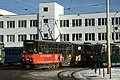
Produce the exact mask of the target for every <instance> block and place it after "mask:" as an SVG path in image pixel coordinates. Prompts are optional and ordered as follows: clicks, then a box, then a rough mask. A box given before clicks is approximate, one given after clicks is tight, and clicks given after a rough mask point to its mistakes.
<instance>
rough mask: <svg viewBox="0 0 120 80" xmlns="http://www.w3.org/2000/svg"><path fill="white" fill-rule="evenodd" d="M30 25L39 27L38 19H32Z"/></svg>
mask: <svg viewBox="0 0 120 80" xmlns="http://www.w3.org/2000/svg"><path fill="white" fill-rule="evenodd" d="M30 27H38V20H30Z"/></svg>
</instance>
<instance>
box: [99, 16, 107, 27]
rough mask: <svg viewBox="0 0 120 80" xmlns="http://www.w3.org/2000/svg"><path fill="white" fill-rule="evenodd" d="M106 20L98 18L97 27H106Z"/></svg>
mask: <svg viewBox="0 0 120 80" xmlns="http://www.w3.org/2000/svg"><path fill="white" fill-rule="evenodd" d="M106 24H107V18H98V26H102V25H106Z"/></svg>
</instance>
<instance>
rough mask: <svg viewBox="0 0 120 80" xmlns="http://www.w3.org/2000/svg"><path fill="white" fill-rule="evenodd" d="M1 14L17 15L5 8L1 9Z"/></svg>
mask: <svg viewBox="0 0 120 80" xmlns="http://www.w3.org/2000/svg"><path fill="white" fill-rule="evenodd" d="M0 15H1V16H3V15H17V14H15V13H13V12H9V11H6V10H3V9H0Z"/></svg>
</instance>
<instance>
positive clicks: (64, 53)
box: [22, 40, 74, 68]
mask: <svg viewBox="0 0 120 80" xmlns="http://www.w3.org/2000/svg"><path fill="white" fill-rule="evenodd" d="M23 45H24V46H23V54H22V59H23V60H22V63H23V65H25V66H26V67H27V68H33V67H36V66H39V67H40V68H57V67H59V66H60V65H61V66H68V65H70V62H71V60H72V55H74V54H73V45H72V43H69V42H55V41H37V40H36V41H34V40H26V41H24V44H23Z"/></svg>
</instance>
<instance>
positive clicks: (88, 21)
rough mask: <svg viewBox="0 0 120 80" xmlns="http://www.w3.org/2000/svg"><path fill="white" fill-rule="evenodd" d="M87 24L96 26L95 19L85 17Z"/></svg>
mask: <svg viewBox="0 0 120 80" xmlns="http://www.w3.org/2000/svg"><path fill="white" fill-rule="evenodd" d="M85 26H95V19H93V18H92V19H85Z"/></svg>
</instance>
